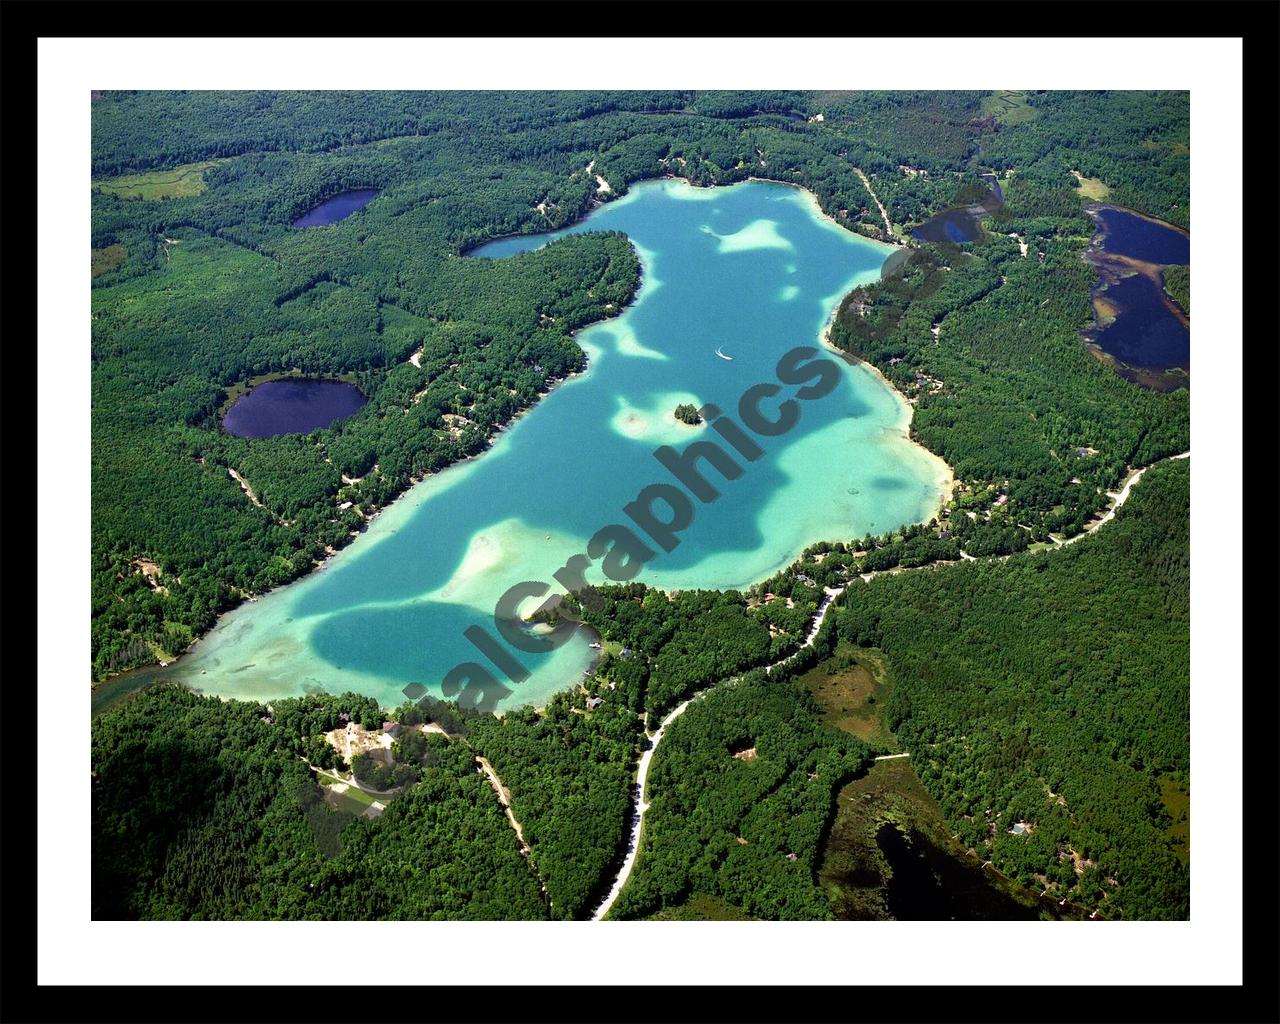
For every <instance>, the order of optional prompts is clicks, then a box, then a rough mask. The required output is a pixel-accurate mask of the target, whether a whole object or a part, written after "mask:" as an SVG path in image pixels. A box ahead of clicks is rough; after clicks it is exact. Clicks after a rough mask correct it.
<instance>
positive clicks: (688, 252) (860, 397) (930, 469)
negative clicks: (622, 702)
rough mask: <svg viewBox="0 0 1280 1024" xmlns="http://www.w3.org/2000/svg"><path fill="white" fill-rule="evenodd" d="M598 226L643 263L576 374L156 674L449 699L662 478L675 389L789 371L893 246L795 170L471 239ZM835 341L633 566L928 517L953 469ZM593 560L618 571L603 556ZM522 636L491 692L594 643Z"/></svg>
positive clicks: (702, 391)
mask: <svg viewBox="0 0 1280 1024" xmlns="http://www.w3.org/2000/svg"><path fill="white" fill-rule="evenodd" d="M590 230H617V231H622V232H625V233H626V234H627V236H628V237H629V238H630V239H631V240H632V242H633V244H634V245H635V246H636V249H637V251H638V253H639V254H640V257H641V260H642V265H643V276H642V282H641V287H640V290H639V292H638V293H637V295H636V298H635V300H634V301H633V303H632V304H631V305H630V306H628V307H627V308H626V309H625V310H623V311H622V312H621V315H619V316H618V317H616V318H615V319H611V320H607V321H604V322H601V323H598V324H595V325H593V326H591V327H588V328H587V329H585V330H583V331H581V332H579V333H578V335H577V339H578V341H579V343H580V344H581V345H582V346H583V348H584V349H585V350H586V352H587V353H588V369H587V370H586V372H584V373H582V374H579V375H577V376H575V377H573V378H571V379H569V380H568V381H565V382H564V383H562V384H561V385H559V386H558V387H556V388H555V389H554V390H553V391H552V392H551V393H550V394H548V395H546V396H544V397H543V398H542V400H541V401H540V402H539V403H538V404H537V405H536V406H535V407H534V408H533V409H532V410H531V411H530V412H529V413H528V414H527V415H525V416H523V417H520V418H518V419H517V420H516V421H515V422H514V423H513V424H511V425H510V426H509V427H508V428H507V429H506V430H504V431H503V432H502V433H501V434H499V435H498V437H497V439H496V441H495V443H494V444H493V445H492V446H491V448H490V449H489V450H488V451H487V452H485V453H484V454H482V455H480V456H479V457H477V458H473V459H470V460H468V461H466V462H463V463H459V464H457V465H455V466H452V467H450V468H448V469H446V470H444V471H443V472H440V473H438V474H435V475H434V476H431V477H429V478H428V479H426V480H424V481H423V482H421V483H419V484H418V485H416V486H415V487H413V488H412V489H410V490H409V491H408V492H406V494H405V495H404V496H403V497H401V498H400V499H399V500H397V501H396V502H395V503H393V504H392V505H391V506H390V507H389V508H388V509H386V510H385V511H384V512H383V513H382V514H381V515H379V516H378V517H376V518H375V519H374V521H373V522H372V523H371V524H370V525H369V527H368V529H367V531H366V532H365V534H364V535H362V536H361V537H359V538H357V539H356V540H354V541H353V543H352V544H350V545H349V546H348V547H347V548H345V549H343V550H342V551H340V552H338V553H337V554H336V555H334V556H333V557H332V558H331V559H330V560H329V561H328V563H327V564H326V565H325V566H324V567H323V568H322V569H319V570H317V571H316V572H314V573H312V574H311V575H309V576H307V577H305V578H304V579H302V580H299V581H298V582H296V583H294V584H291V585H289V586H287V587H283V588H280V589H278V590H275V591H272V592H271V593H268V594H266V595H264V596H263V597H262V598H260V599H259V600H257V601H254V602H252V603H248V604H245V605H242V606H241V607H240V608H238V609H236V610H234V611H233V612H231V613H229V614H227V615H226V616H224V617H223V618H222V619H221V620H220V622H219V623H218V625H217V626H216V627H215V628H214V630H213V631H212V632H211V633H210V634H209V635H208V636H207V637H205V638H204V639H203V640H202V641H200V642H199V643H198V644H197V645H196V646H195V647H194V648H193V649H192V650H191V651H190V652H189V653H188V654H187V655H185V656H183V657H182V658H181V659H179V661H178V662H176V663H175V664H174V665H171V666H169V667H168V668H166V669H163V670H160V672H159V673H158V674H160V675H163V676H164V677H168V678H175V679H177V680H179V681H181V682H184V683H186V684H187V685H189V686H192V687H193V688H197V689H200V690H202V691H204V692H207V693H214V694H219V695H222V696H226V697H236V698H242V699H249V700H268V699H271V698H278V697H286V696H297V695H301V694H303V693H306V692H320V691H329V692H342V691H345V690H357V691H360V692H363V693H366V694H369V695H370V696H373V697H375V698H377V699H378V700H379V701H380V702H381V703H382V704H383V705H384V706H394V705H398V704H400V703H402V702H403V701H404V700H405V697H404V695H403V690H404V688H405V687H406V686H407V685H408V684H410V683H417V684H419V685H420V686H422V687H424V688H425V690H426V692H428V693H431V694H432V695H434V696H441V692H442V691H441V687H440V683H441V680H442V679H443V678H444V676H445V674H446V673H447V672H448V671H449V670H450V669H452V668H453V667H454V666H455V665H458V664H460V663H463V662H468V661H475V662H479V663H481V664H485V659H484V657H483V656H482V655H481V654H480V652H479V651H477V650H476V649H475V648H474V647H473V646H472V645H471V644H470V643H469V642H468V641H467V640H466V639H465V638H464V637H463V631H464V630H465V629H467V628H468V627H469V626H473V625H478V626H482V627H485V628H486V629H488V630H489V631H490V632H491V633H495V631H494V628H493V609H494V605H495V603H496V602H497V599H498V597H499V596H500V595H501V594H502V593H503V592H504V591H505V590H507V589H508V588H509V587H511V586H513V585H514V584H516V583H519V582H521V581H525V580H534V581H545V582H553V576H552V574H553V573H554V572H555V570H556V569H557V568H559V567H560V566H562V565H563V564H564V563H565V560H566V559H567V558H568V557H570V556H571V555H573V554H575V553H578V552H581V551H584V550H585V546H586V541H587V539H588V538H590V537H591V536H592V535H593V534H594V533H596V531H598V530H599V529H600V528H602V527H604V526H605V525H607V524H610V523H626V522H628V520H627V519H626V518H625V517H624V515H623V512H622V509H623V507H624V506H625V505H626V504H627V503H628V502H630V501H632V500H633V499H634V498H635V497H636V494H637V492H638V491H640V490H641V489H642V488H643V487H645V486H646V485H649V484H651V483H654V482H670V481H671V477H670V476H669V474H668V473H667V471H666V470H665V468H664V467H663V466H662V465H661V464H660V463H659V462H658V461H657V459H656V458H655V457H654V454H653V452H654V449H655V448H657V447H659V446H660V445H663V444H670V445H673V446H675V447H676V448H677V449H678V450H682V449H683V448H684V447H685V446H686V445H687V444H689V443H690V442H692V441H693V440H696V439H701V438H705V437H708V436H710V428H708V427H706V426H705V425H704V426H700V427H691V426H688V425H686V424H684V423H682V422H679V421H678V420H676V419H675V417H674V415H673V412H674V409H675V407H676V406H677V405H678V404H680V403H682V402H689V403H692V404H694V405H696V406H702V405H704V404H706V403H708V402H712V403H715V404H717V405H719V406H720V407H721V408H722V409H725V410H734V409H736V407H737V403H738V398H739V397H740V396H741V395H742V394H743V393H744V392H745V391H746V390H747V389H748V388H750V387H751V386H752V385H754V384H757V383H760V382H768V381H773V380H775V366H776V364H777V362H778V359H779V357H780V356H781V355H782V354H783V353H784V352H786V351H788V350H790V349H792V348H794V347H796V346H800V345H807V346H814V347H817V346H819V345H820V340H819V339H820V336H821V334H822V332H823V330H824V327H825V325H826V324H827V323H828V321H829V319H830V317H831V315H832V312H833V311H834V309H835V307H836V305H837V303H838V302H839V301H840V299H841V298H842V297H843V296H844V295H845V294H846V293H847V292H849V291H850V290H851V289H852V288H854V287H855V286H857V285H858V284H861V283H864V282H868V281H872V280H875V279H876V278H877V277H878V275H879V273H880V268H881V265H882V264H883V263H884V261H885V258H886V257H887V256H888V255H889V253H890V252H891V251H892V249H891V247H889V246H886V245H884V244H881V243H878V242H873V241H871V240H869V239H864V238H861V237H859V236H856V235H854V234H852V233H850V232H848V231H846V230H845V229H843V228H841V227H839V226H838V225H836V224H835V223H834V222H832V221H831V220H830V219H828V218H826V217H825V216H823V215H822V214H821V211H820V210H819V209H818V207H817V204H816V201H815V200H814V199H813V197H812V196H811V195H810V194H809V193H807V192H804V191H801V190H799V189H797V188H794V187H790V186H786V185H782V184H775V183H766V182H754V181H753V182H744V183H741V184H737V185H733V186H729V187H724V188H715V189H703V188H694V187H692V186H690V185H688V184H685V183H683V182H679V181H675V180H658V181H650V182H645V183H642V184H639V185H636V186H635V187H633V188H632V189H631V191H630V192H629V193H628V194H627V195H626V196H624V197H622V198H620V199H618V200H616V201H613V202H610V203H608V204H606V205H604V206H602V207H600V208H598V209H597V210H595V211H594V212H593V213H592V214H591V215H590V216H589V217H588V218H587V219H586V220H585V221H583V222H582V223H580V224H578V225H576V226H575V227H573V228H571V229H568V230H567V231H562V232H557V233H553V234H546V235H536V236H535V235H530V236H521V237H517V238H508V239H503V240H500V241H498V242H495V243H492V244H490V245H487V246H485V247H483V248H481V249H480V250H477V251H476V253H474V254H473V256H472V257H464V258H477V257H478V258H500V259H518V260H537V259H539V258H540V256H539V254H538V253H537V252H536V251H532V250H536V249H537V248H539V247H541V246H543V245H546V244H555V242H556V240H557V239H559V238H560V237H562V236H563V235H565V234H573V233H577V232H581V231H590ZM717 349H719V350H720V352H721V353H723V356H727V357H729V358H724V357H723V356H722V355H718V354H717V351H716V350H717ZM826 354H827V355H828V356H829V357H830V358H831V359H833V360H834V361H835V363H836V365H837V366H838V367H839V371H840V374H839V380H838V385H837V387H836V388H835V390H834V391H832V392H831V393H830V394H827V395H826V396H825V397H823V398H821V399H820V400H814V401H811V402H807V403H804V404H803V408H802V413H801V418H800V420H799V422H798V423H797V425H796V426H795V427H794V428H793V429H791V430H790V431H789V432H787V433H786V434H785V435H783V436H780V437H776V438H766V437H757V438H756V440H757V441H758V442H759V443H760V446H761V447H762V448H764V449H765V454H764V456H763V457H761V458H760V459H758V460H757V461H755V462H751V463H745V464H744V465H743V472H742V475H741V476H739V477H738V478H737V479H735V480H732V481H725V480H723V479H722V478H721V477H719V476H718V474H716V472H715V471H714V470H708V471H707V477H708V479H710V480H711V481H713V482H714V483H715V485H716V486H717V488H718V489H719V490H721V492H722V497H721V498H720V499H719V500H718V501H715V502H713V503H710V504H705V505H703V504H699V505H698V506H697V513H696V518H695V520H694V522H693V523H692V525H691V526H690V527H689V528H688V529H687V530H686V531H684V533H683V534H682V537H681V543H680V544H679V546H678V547H676V548H675V549H674V550H673V551H671V552H669V553H667V552H660V553H659V554H658V556H657V557H655V558H654V559H652V560H651V561H649V562H647V563H646V564H645V565H644V568H643V570H642V572H641V574H640V575H639V576H638V577H637V579H638V580H639V581H640V582H643V583H647V584H650V585H653V586H657V587H661V588H663V589H668V590H671V589H687V588H695V587H715V588H743V587H746V586H748V585H750V584H751V583H753V582H755V581H758V580H761V579H764V578H766V577H768V576H769V575H771V574H772V573H774V572H775V571H777V570H779V569H781V568H783V567H784V566H786V565H788V564H790V563H791V562H792V561H793V560H794V559H795V558H796V557H797V556H798V555H799V553H800V552H801V550H803V548H804V547H806V546H807V545H808V544H810V543H813V542H815V541H818V540H822V539H828V540H838V539H848V538H856V537H861V536H862V535H863V534H865V533H867V532H871V533H880V532H883V531H884V530H887V529H889V528H891V527H894V526H896V525H898V524H902V523H913V522H918V521H922V520H927V519H928V518H930V517H931V516H932V515H934V513H935V511H936V510H937V508H938V505H939V501H940V498H941V497H942V495H943V492H944V491H945V490H946V489H947V486H948V484H949V478H950V473H949V470H948V469H947V467H946V466H945V464H943V463H942V462H941V460H939V459H937V458H936V457H935V456H933V455H931V454H930V453H928V452H927V451H925V450H924V449H922V448H920V447H919V446H917V445H915V444H914V443H913V442H912V441H911V440H910V438H909V436H908V425H909V422H910V414H911V409H910V406H908V405H907V404H906V402H905V401H904V400H903V399H902V398H901V396H899V395H897V394H896V393H895V392H893V391H892V390H891V389H890V388H889V387H888V386H887V385H886V384H885V383H884V382H883V380H882V379H881V378H879V377H878V376H877V375H876V374H875V373H874V371H872V370H871V369H869V368H868V367H866V366H863V365H861V364H851V363H849V362H845V361H843V360H841V359H839V358H838V357H837V356H836V355H835V354H834V353H832V352H828V353H826ZM779 400H781V396H780V398H779ZM773 408H774V407H772V406H771V407H770V413H772V411H773ZM586 577H587V579H588V581H589V582H592V583H601V582H605V579H604V577H603V575H602V573H601V572H600V570H599V562H596V563H594V564H593V565H592V567H591V568H590V569H588V571H587V573H586ZM553 592H554V593H559V592H561V591H560V588H559V587H558V586H556V585H554V583H553ZM536 603H537V602H532V603H530V604H528V605H526V606H525V610H526V611H529V610H532V606H533V604H536ZM495 635H496V633H495ZM518 657H519V660H520V661H521V663H522V664H523V665H524V666H525V667H526V668H527V669H528V671H529V673H530V676H529V678H528V679H527V680H525V681H524V682H522V683H518V684H516V683H507V684H506V685H507V686H508V688H509V689H510V691H511V692H510V694H509V695H508V696H506V697H505V698H504V699H503V700H502V701H501V703H500V705H499V710H503V709H506V708H510V707H515V706H519V705H523V704H534V705H540V704H542V703H544V702H545V700H546V699H547V697H548V696H549V695H550V694H552V693H554V692H555V691H557V690H561V689H564V688H565V687H568V686H571V685H573V684H575V683H576V682H577V681H578V680H580V679H581V677H582V674H583V672H584V671H585V670H586V669H587V668H588V667H589V666H590V664H591V662H592V657H593V652H592V651H591V649H590V648H589V647H588V638H587V637H586V636H584V635H582V634H581V633H580V634H578V635H576V636H574V637H573V639H572V640H570V642H568V643H566V644H565V645H564V646H562V647H560V648H559V649H558V650H555V651H553V652H551V653H549V654H539V655H534V654H527V653H519V655H518ZM487 667H488V668H489V669H490V671H493V672H494V674H495V675H497V676H498V677H499V678H500V679H503V681H504V683H505V682H506V681H505V678H504V677H503V676H502V675H501V673H499V672H497V671H496V669H494V668H493V667H492V666H487Z"/></svg>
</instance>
